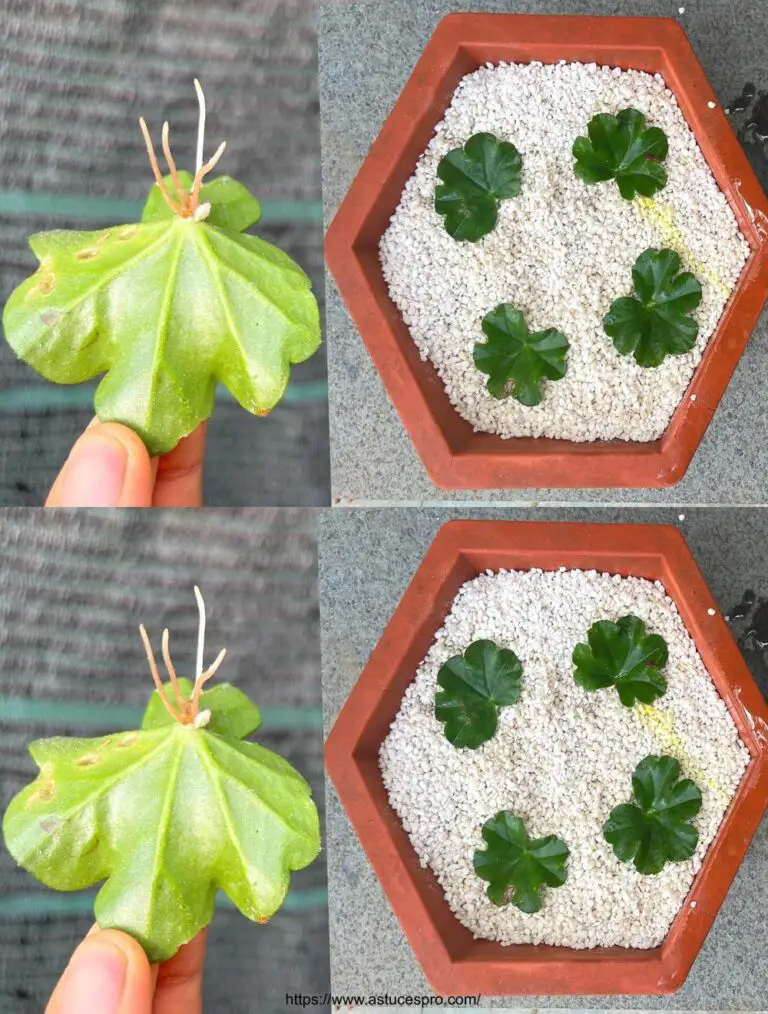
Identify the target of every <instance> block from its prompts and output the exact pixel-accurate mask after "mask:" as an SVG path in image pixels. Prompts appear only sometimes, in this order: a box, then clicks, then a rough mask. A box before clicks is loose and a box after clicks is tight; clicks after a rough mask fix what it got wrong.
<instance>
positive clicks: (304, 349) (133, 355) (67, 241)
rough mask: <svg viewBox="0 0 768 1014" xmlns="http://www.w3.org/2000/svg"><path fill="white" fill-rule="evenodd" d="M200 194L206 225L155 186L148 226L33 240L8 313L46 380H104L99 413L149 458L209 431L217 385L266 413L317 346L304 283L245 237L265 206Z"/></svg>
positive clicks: (19, 347) (22, 351) (11, 333)
mask: <svg viewBox="0 0 768 1014" xmlns="http://www.w3.org/2000/svg"><path fill="white" fill-rule="evenodd" d="M181 178H182V179H183V181H187V182H188V181H189V179H190V177H189V174H188V173H185V174H181ZM201 195H202V196H204V197H205V199H206V200H207V201H210V204H211V209H210V213H209V215H208V218H207V220H205V221H200V222H196V221H194V220H192V219H191V218H186V219H184V218H180V217H179V216H178V215H174V214H173V213H172V212H171V211H170V209H169V208H168V207H167V205H165V203H164V202H163V201H162V197H161V196H160V191H159V189H158V188H157V186H155V187H153V190H152V191H151V192H150V196H149V199H148V201H147V204H146V206H145V209H144V214H143V217H142V222H141V223H134V224H131V225H121V226H114V227H112V228H109V229H101V230H97V231H95V232H64V231H53V232H44V233H37V234H36V235H34V236H32V237H31V238H30V241H29V242H30V246H31V248H32V250H33V252H34V253H35V255H36V256H37V258H38V260H39V261H40V267H39V268H38V270H37V271H36V272H35V274H34V275H32V276H31V277H30V278H28V279H27V280H26V281H24V282H22V284H21V285H20V286H19V287H18V288H17V289H16V290H15V291H14V292H13V293H12V294H11V297H10V298H9V300H8V302H7V304H6V306H5V310H4V313H3V326H4V328H5V335H6V338H7V340H8V342H9V344H10V345H11V346H12V348H13V349H14V351H15V352H16V354H17V355H18V356H19V357H20V358H21V359H23V360H24V362H26V363H29V365H30V366H32V367H34V369H36V370H37V371H38V372H39V373H40V374H42V375H43V376H44V377H46V378H47V379H48V380H52V381H55V382H57V383H61V384H77V383H80V382H82V381H85V380H89V379H91V378H92V377H96V376H98V375H100V374H106V375H105V376H104V378H103V379H102V381H101V383H100V384H99V386H98V388H97V391H96V399H95V408H96V414H97V415H98V416H99V418H100V419H102V420H104V421H110V420H112V421H117V422H121V423H124V424H125V425H127V426H130V427H131V428H132V429H133V430H135V431H136V432H137V433H138V434H139V435H140V436H141V438H142V439H143V440H144V442H145V443H146V445H147V447H148V449H149V451H150V453H151V454H163V453H165V452H167V451H169V450H171V449H172V448H173V447H174V446H175V445H176V444H177V443H178V441H179V440H180V439H181V438H182V437H183V436H185V435H187V434H188V433H190V432H191V431H192V430H193V429H195V428H196V427H197V426H198V425H199V424H200V423H201V422H202V421H203V420H204V419H207V418H208V416H209V415H210V414H211V412H212V411H213V405H214V392H215V388H216V383H217V382H220V383H222V384H224V385H225V386H226V387H228V388H229V390H230V391H231V393H232V394H233V395H234V397H235V398H236V400H237V401H238V402H239V403H240V404H241V405H242V406H243V408H245V409H247V410H248V411H249V412H253V413H255V414H257V415H264V414H266V413H267V412H268V411H269V410H270V409H272V408H273V407H274V406H275V405H276V404H277V403H278V401H279V400H280V399H281V398H282V396H283V394H284V392H285V388H286V386H287V384H288V379H289V376H290V368H291V365H292V364H294V363H299V362H302V361H303V360H305V359H307V358H308V357H309V356H311V355H312V353H313V352H315V350H316V349H317V347H318V346H319V344H320V323H319V314H318V308H317V302H316V300H315V298H314V296H313V294H312V291H311V286H310V281H309V279H308V278H307V276H306V275H305V274H304V272H303V271H302V270H301V268H300V267H299V266H298V265H297V264H296V263H295V262H294V261H292V260H291V258H290V257H288V255H287V254H285V253H283V252H282V251H281V250H279V249H278V248H277V247H274V246H272V245H271V244H269V243H267V242H265V241H264V240H262V239H259V238H257V237H256V236H250V235H246V234H244V233H243V232H242V230H243V229H245V228H247V227H248V226H249V225H250V224H253V222H255V221H257V220H258V217H259V215H260V214H261V211H260V208H259V204H258V201H256V199H255V198H254V197H252V195H250V194H249V193H248V191H247V190H246V189H245V187H243V186H241V184H239V183H237V182H236V181H234V180H231V179H229V178H228V177H221V178H219V179H215V180H213V181H212V182H211V183H208V184H205V185H204V186H203V188H202V190H201Z"/></svg>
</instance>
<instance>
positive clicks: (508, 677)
mask: <svg viewBox="0 0 768 1014" xmlns="http://www.w3.org/2000/svg"><path fill="white" fill-rule="evenodd" d="M522 678H523V667H522V665H521V664H520V661H519V659H518V657H517V655H515V653H514V652H513V651H510V649H509V648H499V647H498V646H497V645H495V644H494V643H493V641H474V642H473V643H472V644H470V646H469V647H468V648H467V649H466V651H465V652H464V654H463V655H455V656H454V657H453V658H449V659H448V661H447V662H444V663H443V664H442V665H441V666H440V671H439V672H438V674H437V683H438V686H439V687H440V688H441V689H440V690H439V691H438V692H437V694H436V695H435V717H436V718H437V720H438V722H442V723H443V724H444V726H445V738H446V739H447V740H448V742H449V743H452V744H453V745H454V746H456V747H467V748H469V749H470V750H475V749H477V747H479V746H481V745H482V744H483V743H485V742H487V741H488V740H489V739H491V738H492V737H493V736H494V735H495V733H496V727H497V725H498V721H499V709H500V708H503V707H506V706H507V705H510V704H515V703H516V702H517V701H518V700H519V699H520V685H521V682H522Z"/></svg>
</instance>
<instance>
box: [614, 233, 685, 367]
mask: <svg viewBox="0 0 768 1014" xmlns="http://www.w3.org/2000/svg"><path fill="white" fill-rule="evenodd" d="M632 278H633V281H634V287H635V295H633V296H622V297H621V298H620V299H616V300H614V302H613V303H612V304H611V308H610V310H609V311H608V313H607V314H606V315H605V317H604V318H603V328H604V329H605V333H606V334H607V335H609V336H610V337H611V338H613V344H614V346H615V347H616V350H617V351H618V352H619V353H620V354H621V355H629V354H630V353H634V356H635V362H636V363H637V364H638V366H645V367H654V366H660V365H661V363H662V362H663V361H664V359H665V358H666V357H667V356H682V355H684V354H685V353H686V352H690V351H691V349H692V348H693V346H694V345H695V343H696V337H697V335H698V333H699V325H698V324H697V323H696V321H695V320H694V319H693V318H692V317H690V316H689V315H688V314H689V312H690V311H691V310H694V309H695V308H696V307H697V306H698V305H699V303H700V302H701V285H700V284H699V282H698V281H697V280H696V278H695V277H694V275H692V274H691V272H690V271H683V272H681V271H680V257H679V256H678V254H677V253H675V251H674V250H654V249H649V250H645V251H644V252H643V253H641V254H640V256H639V257H638V258H637V260H636V261H635V266H634V267H633V268H632Z"/></svg>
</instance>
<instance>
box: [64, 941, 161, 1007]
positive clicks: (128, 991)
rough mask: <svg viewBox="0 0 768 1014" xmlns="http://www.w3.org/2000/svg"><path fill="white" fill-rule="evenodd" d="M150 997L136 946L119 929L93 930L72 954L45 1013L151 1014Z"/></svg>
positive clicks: (146, 968) (146, 969) (147, 971)
mask: <svg viewBox="0 0 768 1014" xmlns="http://www.w3.org/2000/svg"><path fill="white" fill-rule="evenodd" d="M153 994H154V985H153V975H152V969H151V968H150V965H149V961H148V960H147V956H146V955H145V953H144V951H143V950H142V949H141V947H140V945H139V944H138V943H137V942H136V941H135V940H134V939H133V938H132V937H129V936H128V934H127V933H121V932H120V931H119V930H96V931H95V932H92V933H90V934H89V935H88V936H87V937H86V938H85V940H83V942H82V943H81V944H80V946H79V947H78V948H77V950H76V951H75V953H74V954H73V955H72V960H71V961H70V962H69V965H67V968H66V970H65V972H64V974H63V975H62V977H61V979H60V980H59V983H58V985H57V986H56V989H55V990H54V993H53V996H52V997H51V999H50V1002H49V1004H48V1006H47V1007H46V1010H45V1014H86V1012H87V1014H152V1002H153Z"/></svg>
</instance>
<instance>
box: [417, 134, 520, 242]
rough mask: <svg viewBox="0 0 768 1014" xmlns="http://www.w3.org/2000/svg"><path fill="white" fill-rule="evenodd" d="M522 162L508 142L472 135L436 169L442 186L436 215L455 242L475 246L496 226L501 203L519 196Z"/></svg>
mask: <svg viewBox="0 0 768 1014" xmlns="http://www.w3.org/2000/svg"><path fill="white" fill-rule="evenodd" d="M521 169H522V159H521V157H520V153H519V152H518V150H517V148H516V147H515V146H514V144H512V143H511V142H509V141H499V140H498V138H496V137H494V136H493V134H473V136H472V137H470V139H469V140H468V141H467V143H466V144H465V145H464V147H463V148H454V149H453V150H452V151H449V152H448V154H447V155H444V156H443V157H442V158H441V159H440V162H439V164H438V166H437V175H438V177H439V179H441V180H442V183H438V185H437V187H436V188H435V211H437V213H438V215H442V216H443V217H444V219H445V228H446V231H447V232H448V233H449V235H451V236H452V237H453V238H454V239H458V240H467V241H468V242H470V243H476V242H477V240H479V239H482V237H483V236H485V235H487V234H488V233H489V232H491V231H492V230H493V229H494V228H495V226H496V219H497V218H498V213H499V201H503V200H507V199H508V198H510V197H516V196H517V194H519V193H520V174H521Z"/></svg>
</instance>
